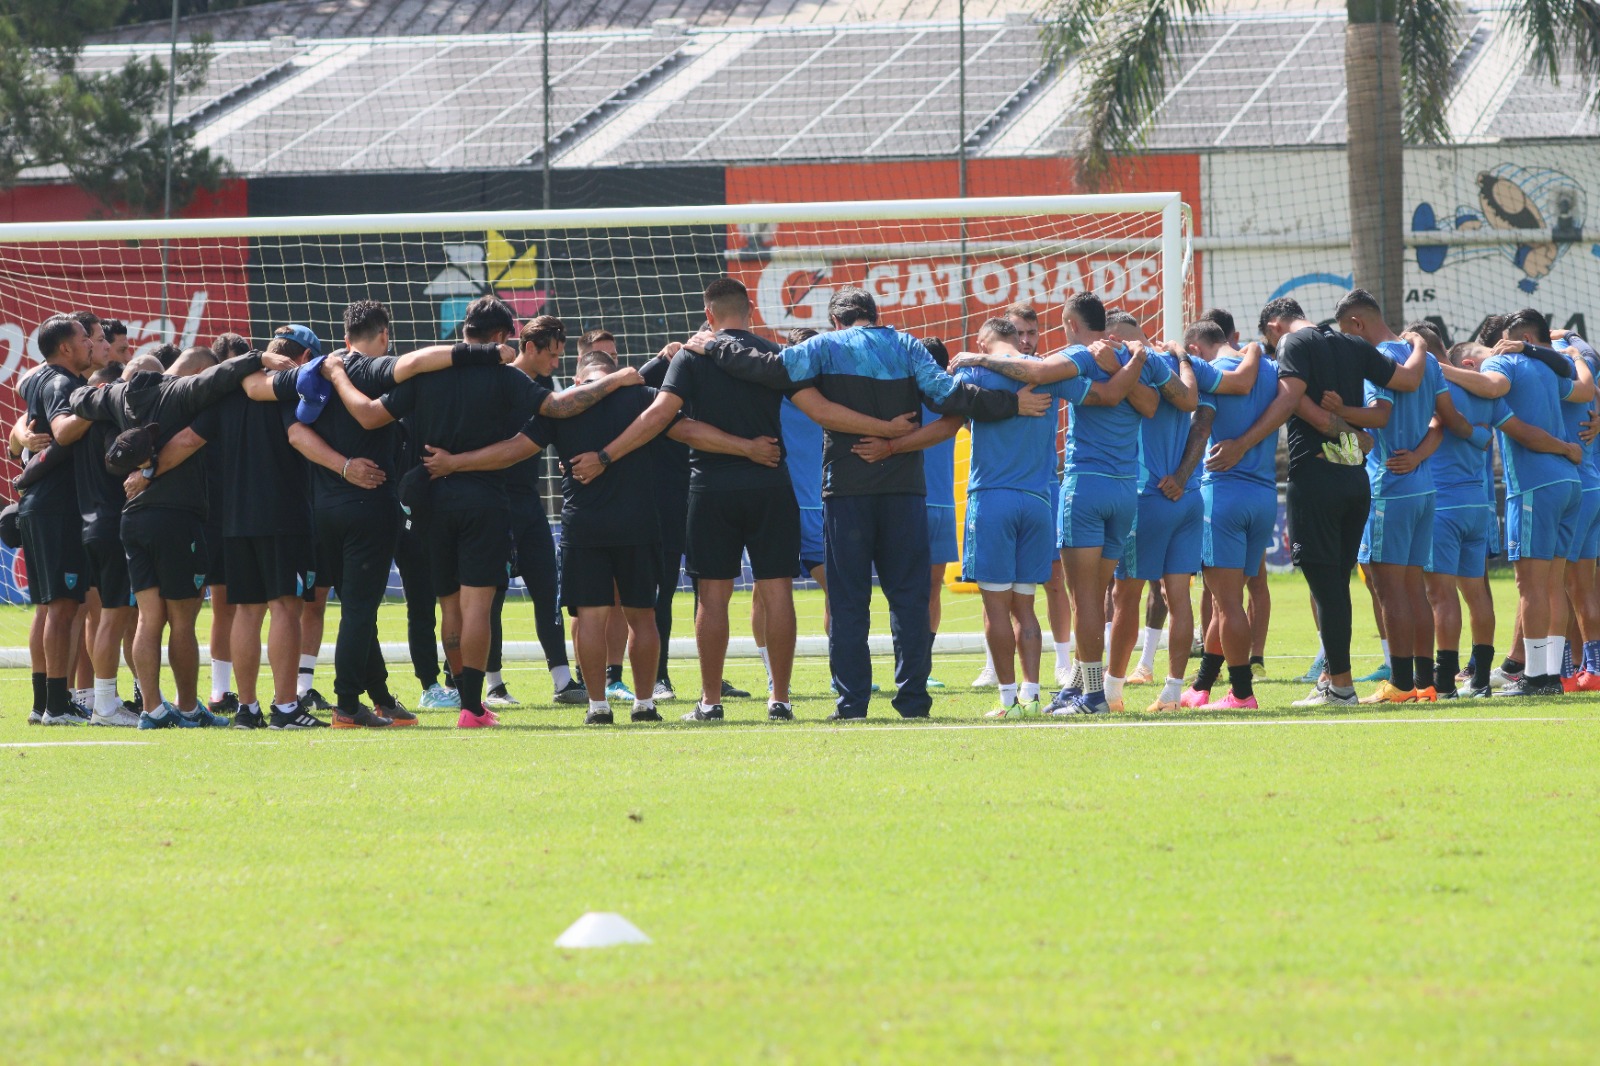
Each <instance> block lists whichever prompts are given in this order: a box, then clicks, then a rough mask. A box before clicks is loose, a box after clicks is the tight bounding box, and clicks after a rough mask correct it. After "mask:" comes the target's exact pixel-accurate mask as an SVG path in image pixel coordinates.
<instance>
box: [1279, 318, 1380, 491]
mask: <svg viewBox="0 0 1600 1066" xmlns="http://www.w3.org/2000/svg"><path fill="white" fill-rule="evenodd" d="M1394 371H1395V364H1394V361H1393V360H1392V359H1390V358H1389V357H1388V356H1386V355H1384V354H1383V353H1382V352H1380V351H1378V349H1376V348H1374V347H1373V346H1372V345H1370V344H1368V343H1367V342H1366V341H1364V340H1361V339H1360V338H1358V337H1351V336H1348V335H1346V334H1343V333H1323V332H1322V331H1321V330H1319V329H1315V328H1313V327H1310V326H1307V327H1305V328H1302V329H1297V330H1295V331H1294V332H1293V333H1290V334H1288V335H1287V336H1285V337H1284V338H1283V339H1282V340H1280V341H1279V342H1278V377H1279V378H1299V379H1300V380H1302V381H1304V382H1305V383H1306V397H1307V399H1309V400H1310V401H1311V402H1312V403H1313V404H1320V403H1321V402H1322V394H1323V393H1324V392H1336V393H1338V394H1339V396H1340V398H1341V399H1342V400H1343V402H1344V403H1345V404H1346V405H1347V406H1349V407H1361V406H1364V405H1365V403H1366V399H1365V388H1364V386H1363V384H1362V383H1363V382H1365V381H1370V382H1372V383H1373V384H1374V385H1377V386H1380V387H1382V386H1385V385H1387V384H1389V379H1390V378H1392V377H1394ZM1328 443H1330V439H1329V438H1328V437H1324V436H1323V435H1322V434H1321V433H1320V432H1318V431H1317V430H1316V428H1315V427H1313V426H1312V425H1311V424H1310V423H1309V422H1306V421H1304V420H1303V419H1301V418H1300V417H1299V416H1298V415H1291V416H1290V417H1289V476H1290V477H1295V476H1296V475H1297V474H1302V475H1303V474H1307V473H1310V472H1312V471H1319V472H1320V471H1338V470H1352V471H1355V472H1357V473H1359V474H1360V475H1361V477H1362V478H1363V479H1364V478H1365V477H1366V470H1365V467H1363V466H1351V467H1342V466H1337V465H1335V464H1334V463H1331V462H1329V461H1328V460H1327V458H1325V457H1324V456H1323V454H1322V446H1323V445H1324V444H1328Z"/></svg>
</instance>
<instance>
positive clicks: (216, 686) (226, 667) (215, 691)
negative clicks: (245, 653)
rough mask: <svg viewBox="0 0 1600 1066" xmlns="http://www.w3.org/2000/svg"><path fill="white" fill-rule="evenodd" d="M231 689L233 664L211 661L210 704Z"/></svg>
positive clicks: (217, 660) (219, 660)
mask: <svg viewBox="0 0 1600 1066" xmlns="http://www.w3.org/2000/svg"><path fill="white" fill-rule="evenodd" d="M232 687H233V664H232V663H225V662H223V661H222V660H221V659H212V660H211V702H212V703H216V702H217V701H218V700H220V699H221V698H222V697H223V696H225V695H227V693H228V690H229V689H231V688H232Z"/></svg>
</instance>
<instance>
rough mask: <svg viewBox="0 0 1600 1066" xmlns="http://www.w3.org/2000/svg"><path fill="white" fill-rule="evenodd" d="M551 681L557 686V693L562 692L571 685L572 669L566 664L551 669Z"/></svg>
mask: <svg viewBox="0 0 1600 1066" xmlns="http://www.w3.org/2000/svg"><path fill="white" fill-rule="evenodd" d="M550 681H551V683H552V684H554V685H555V687H556V691H557V692H560V691H561V690H562V689H564V688H566V687H567V685H568V684H570V683H571V681H572V668H571V667H569V666H566V665H565V664H563V665H561V666H552V667H551V668H550Z"/></svg>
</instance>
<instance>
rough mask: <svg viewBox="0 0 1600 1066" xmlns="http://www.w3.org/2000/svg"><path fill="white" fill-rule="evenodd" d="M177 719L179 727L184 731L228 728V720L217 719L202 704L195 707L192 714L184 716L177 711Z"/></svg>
mask: <svg viewBox="0 0 1600 1066" xmlns="http://www.w3.org/2000/svg"><path fill="white" fill-rule="evenodd" d="M178 718H179V722H178V725H179V727H180V728H184V729H226V728H228V719H226V718H218V717H217V716H216V715H214V714H212V713H211V712H210V711H208V710H206V706H205V704H203V703H202V704H200V705H198V706H197V707H195V710H194V713H193V714H184V713H183V712H182V711H179V712H178Z"/></svg>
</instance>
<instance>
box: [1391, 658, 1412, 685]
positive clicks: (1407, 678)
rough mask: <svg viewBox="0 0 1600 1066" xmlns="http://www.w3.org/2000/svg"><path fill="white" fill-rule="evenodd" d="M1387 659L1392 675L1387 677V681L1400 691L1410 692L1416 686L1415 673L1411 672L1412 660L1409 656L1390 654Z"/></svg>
mask: <svg viewBox="0 0 1600 1066" xmlns="http://www.w3.org/2000/svg"><path fill="white" fill-rule="evenodd" d="M1389 660H1390V662H1389V670H1390V672H1391V673H1392V674H1393V675H1394V676H1392V677H1390V678H1389V683H1390V684H1391V685H1393V686H1394V687H1395V688H1397V689H1399V690H1400V691H1401V692H1410V691H1411V690H1412V689H1414V688H1416V687H1417V681H1416V675H1415V674H1413V673H1412V672H1411V667H1412V663H1413V661H1414V660H1413V659H1412V658H1411V656H1409V655H1391V656H1389Z"/></svg>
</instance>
